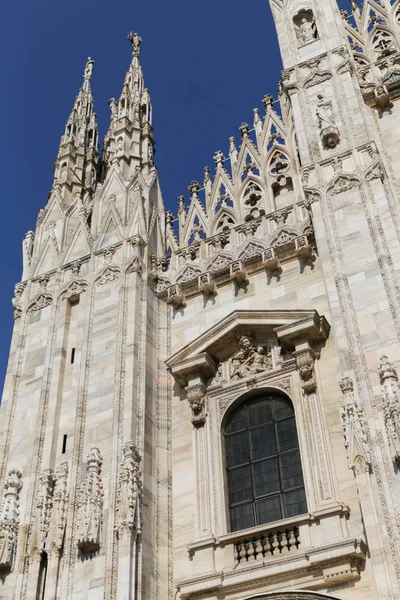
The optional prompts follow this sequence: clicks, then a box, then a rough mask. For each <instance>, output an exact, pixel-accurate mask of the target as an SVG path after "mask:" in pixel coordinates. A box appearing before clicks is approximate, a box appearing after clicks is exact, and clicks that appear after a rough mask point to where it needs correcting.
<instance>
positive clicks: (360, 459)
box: [339, 377, 392, 598]
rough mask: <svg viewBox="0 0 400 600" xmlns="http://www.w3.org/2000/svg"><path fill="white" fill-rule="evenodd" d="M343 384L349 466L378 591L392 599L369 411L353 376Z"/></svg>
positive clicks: (343, 421)
mask: <svg viewBox="0 0 400 600" xmlns="http://www.w3.org/2000/svg"><path fill="white" fill-rule="evenodd" d="M339 386H340V389H341V390H342V393H343V395H344V404H343V406H342V408H341V410H340V416H341V420H342V426H343V434H344V439H345V446H346V452H347V460H348V465H349V469H352V471H353V473H354V476H355V478H356V482H357V490H358V494H359V498H360V508H361V514H362V517H363V524H364V528H365V533H366V537H367V543H368V548H369V552H370V554H371V558H372V559H373V560H372V563H371V564H372V568H373V571H374V579H375V582H376V594H377V597H378V598H390V597H391V595H392V593H391V590H392V585H391V581H390V578H389V574H388V571H387V567H386V565H385V564H384V563H383V562H382V560H381V557H382V556H385V554H386V553H388V552H389V548H385V543H384V540H383V538H382V531H383V527H382V523H380V522H379V516H378V512H377V506H379V501H378V498H377V497H375V493H374V489H373V485H372V481H371V477H370V473H371V458H370V453H369V444H368V435H369V434H368V426H367V421H366V418H365V411H364V408H363V407H361V406H360V405H359V404H358V402H357V401H356V399H355V396H354V384H353V380H352V379H350V377H344V378H343V379H341V380H340V382H339Z"/></svg>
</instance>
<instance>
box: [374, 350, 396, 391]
mask: <svg viewBox="0 0 400 600" xmlns="http://www.w3.org/2000/svg"><path fill="white" fill-rule="evenodd" d="M379 377H380V380H381V384H382V385H383V384H384V383H385V381H386V380H387V379H394V380H396V381H397V380H398V376H397V372H396V369H395V368H394V367H393V365H392V364H391V363H390V362H389V359H388V357H387V356H386V355H383V356H381V364H380V367H379Z"/></svg>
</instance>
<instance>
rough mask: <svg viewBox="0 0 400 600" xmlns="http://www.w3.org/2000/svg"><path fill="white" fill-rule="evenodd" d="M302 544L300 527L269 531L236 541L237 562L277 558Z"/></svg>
mask: <svg viewBox="0 0 400 600" xmlns="http://www.w3.org/2000/svg"><path fill="white" fill-rule="evenodd" d="M299 546H300V534H299V528H298V527H290V528H288V529H279V530H272V531H267V532H265V533H263V534H261V535H257V536H256V537H253V538H251V539H248V538H247V539H246V538H245V539H243V540H240V541H237V542H235V544H234V554H235V561H236V562H237V563H244V562H250V561H253V560H264V559H268V558H270V557H271V558H272V557H274V558H276V557H277V556H278V555H280V554H286V553H287V552H293V551H295V550H297V549H298V548H299Z"/></svg>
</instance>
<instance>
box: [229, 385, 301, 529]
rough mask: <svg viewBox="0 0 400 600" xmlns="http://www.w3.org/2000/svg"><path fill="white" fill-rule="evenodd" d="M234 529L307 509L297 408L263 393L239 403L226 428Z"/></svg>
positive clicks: (277, 518)
mask: <svg viewBox="0 0 400 600" xmlns="http://www.w3.org/2000/svg"><path fill="white" fill-rule="evenodd" d="M224 436H225V450H226V468H227V475H228V493H229V511H230V519H231V530H232V531H237V530H238V529H247V528H248V527H254V526H256V525H262V524H263V523H269V522H271V521H277V520H279V519H285V518H289V517H293V516H295V515H300V514H304V513H305V512H307V503H306V496H305V490H304V482H303V472H302V467H301V460H300V451H299V442H298V438H297V429H296V421H295V417H294V410H293V406H292V403H291V402H290V400H289V399H288V398H287V397H285V396H283V395H281V394H275V393H268V392H265V393H263V394H261V395H257V396H256V397H252V398H250V399H249V400H248V401H246V402H245V403H243V404H241V405H240V406H239V407H238V408H237V409H236V410H235V411H234V412H233V413H232V415H231V416H230V417H229V420H228V422H227V424H226V427H225V433H224Z"/></svg>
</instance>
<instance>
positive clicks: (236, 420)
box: [226, 406, 247, 433]
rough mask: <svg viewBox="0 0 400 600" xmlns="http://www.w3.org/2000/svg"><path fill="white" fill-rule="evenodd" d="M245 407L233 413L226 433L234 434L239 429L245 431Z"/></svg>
mask: <svg viewBox="0 0 400 600" xmlns="http://www.w3.org/2000/svg"><path fill="white" fill-rule="evenodd" d="M246 427H247V425H246V407H245V406H244V407H243V408H241V409H240V410H238V411H237V412H235V413H234V415H233V416H232V418H231V420H230V421H229V423H228V426H227V428H226V433H234V432H235V431H240V430H241V429H246Z"/></svg>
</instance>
